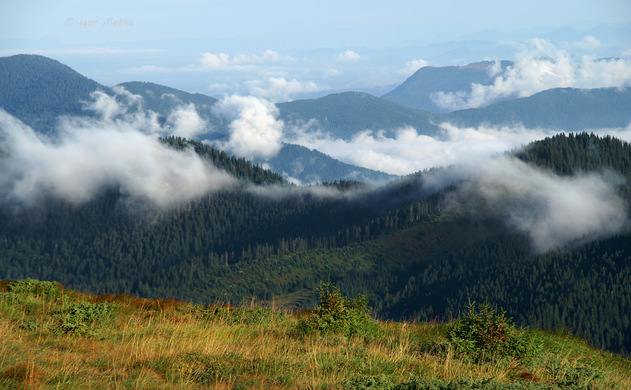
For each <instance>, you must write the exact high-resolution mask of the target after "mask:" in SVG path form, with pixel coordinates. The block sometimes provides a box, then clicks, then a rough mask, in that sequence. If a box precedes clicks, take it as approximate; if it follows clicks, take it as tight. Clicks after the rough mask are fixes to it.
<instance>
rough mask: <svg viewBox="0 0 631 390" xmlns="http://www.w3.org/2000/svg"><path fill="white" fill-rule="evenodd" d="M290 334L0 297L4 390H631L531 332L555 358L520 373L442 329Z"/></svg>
mask: <svg viewBox="0 0 631 390" xmlns="http://www.w3.org/2000/svg"><path fill="white" fill-rule="evenodd" d="M76 304H85V305H84V306H72V305H76ZM86 305H87V306H86ZM90 305H93V306H90ZM98 305H107V307H108V309H107V310H108V311H107V315H104V316H102V317H100V318H98V319H97V320H95V322H94V323H91V324H89V326H88V328H89V329H88V330H87V331H85V332H84V333H79V332H78V331H72V332H64V331H60V330H59V329H60V326H61V323H62V322H63V321H69V319H68V318H67V317H63V313H67V311H68V310H69V309H68V308H72V307H80V308H82V310H88V309H90V310H91V309H92V308H93V307H96V306H98ZM296 325H297V320H296V319H295V318H294V317H293V316H292V315H290V314H284V313H280V312H275V311H272V310H269V309H261V308H257V307H250V308H215V307H201V306H195V305H190V304H186V303H177V302H169V301H149V300H142V299H137V298H133V297H111V296H110V297H92V296H88V295H81V294H76V293H72V294H71V293H68V292H63V291H62V292H61V293H60V294H58V295H56V296H52V297H51V296H47V295H45V294H38V293H28V292H20V293H19V294H18V293H14V292H8V291H4V292H2V291H0V339H1V340H2V343H0V387H4V388H28V389H49V388H67V389H104V388H132V389H202V388H216V389H236V388H253V389H256V388H260V389H267V388H274V389H323V388H393V387H394V386H395V385H397V384H401V385H405V384H412V383H421V381H425V382H426V383H436V384H443V385H444V384H448V383H465V384H466V383H476V382H479V381H482V380H488V379H491V378H492V380H493V381H494V382H493V383H496V384H511V383H512V384H520V383H521V384H524V385H526V384H528V385H532V386H537V385H538V384H540V385H542V386H544V385H545V386H548V387H541V388H542V389H543V388H563V387H554V386H560V384H561V383H562V382H563V380H565V379H568V378H570V374H571V373H577V372H581V369H583V368H585V367H591V368H593V369H592V371H589V372H591V373H593V374H594V375H596V376H599V377H597V378H591V379H590V378H589V377H587V376H586V377H582V378H579V381H581V380H582V381H584V382H585V384H586V385H590V384H592V385H594V384H596V385H598V384H602V383H605V384H607V385H610V386H614V387H613V388H619V389H625V388H631V364H630V362H629V361H628V360H626V359H622V358H619V357H615V356H612V355H610V354H607V353H603V352H601V351H597V350H593V349H591V348H589V347H588V346H586V345H584V343H582V342H581V341H580V340H577V339H575V338H566V339H561V338H559V336H558V335H553V334H549V333H546V332H538V333H534V332H533V334H534V335H536V336H537V337H544V338H545V337H547V338H549V340H548V344H554V343H555V342H556V344H554V345H555V347H554V348H555V350H554V351H546V352H545V353H544V354H542V356H541V360H540V361H539V362H537V361H535V362H532V363H528V364H530V365H529V366H528V367H525V366H524V363H523V362H520V361H510V360H502V361H491V362H487V363H473V362H471V361H468V360H467V359H463V358H462V357H461V356H459V355H458V353H456V351H455V350H454V349H453V348H451V347H450V345H449V344H448V343H447V342H446V339H445V337H444V336H443V333H444V331H443V329H444V325H441V324H426V323H420V324H402V323H393V322H381V323H379V324H378V326H377V327H376V330H375V332H374V333H373V334H370V335H360V336H354V337H345V336H342V335H318V334H316V335H307V336H306V335H301V334H299V333H298V332H297V330H296V329H297V327H296ZM441 327H442V328H441ZM63 329H66V328H63ZM77 329H83V328H77ZM550 340H552V341H550ZM555 340H557V341H555ZM563 343H566V345H563ZM594 362H596V366H594V364H592V363H594ZM554 365H556V366H554ZM552 366H554V367H556V368H554V367H553V368H552V369H551V368H550V367H552ZM594 367H596V368H594ZM535 380H536V381H537V382H534V381H535ZM415 381H416V382H415ZM590 381H591V382H590ZM362 386H363V387H362ZM463 386H464V385H463ZM402 388H403V387H402ZM409 388H413V387H409ZM454 388H458V387H454ZM531 388H535V387H531ZM596 388H597V387H596Z"/></svg>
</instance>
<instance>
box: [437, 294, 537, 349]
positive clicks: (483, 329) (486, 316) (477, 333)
mask: <svg viewBox="0 0 631 390" xmlns="http://www.w3.org/2000/svg"><path fill="white" fill-rule="evenodd" d="M447 339H448V340H449V342H450V343H451V345H452V346H454V347H455V349H456V350H457V351H458V352H460V353H463V354H466V355H468V356H471V357H473V358H474V360H475V361H482V360H490V359H492V358H495V357H513V358H528V357H531V356H533V355H534V354H535V353H536V351H537V349H538V347H537V345H535V344H534V343H533V342H532V341H530V340H529V339H528V338H527V337H526V336H525V334H524V332H523V331H520V330H518V329H517V328H515V326H514V325H513V324H512V320H511V318H507V317H506V312H505V311H503V310H500V311H499V312H498V311H497V310H496V309H493V308H492V307H491V306H490V305H489V304H488V303H486V302H485V303H483V304H481V305H480V307H479V309H476V304H475V302H474V303H469V306H468V308H467V313H466V314H465V315H464V316H461V317H460V318H459V319H456V320H454V321H452V322H451V324H449V327H448V329H447Z"/></svg>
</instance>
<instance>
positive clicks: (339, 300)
mask: <svg viewBox="0 0 631 390" xmlns="http://www.w3.org/2000/svg"><path fill="white" fill-rule="evenodd" d="M319 295H320V304H319V305H318V307H316V308H315V309H314V310H313V311H311V312H309V313H308V314H306V315H305V316H303V317H301V318H300V319H299V320H298V330H299V331H301V332H303V333H306V334H309V333H316V332H321V333H324V334H336V333H342V334H344V335H346V336H351V335H354V334H357V333H358V332H360V331H363V330H365V328H366V327H367V326H368V325H370V323H371V322H372V320H371V318H370V316H369V315H368V311H369V308H368V304H367V303H366V298H365V297H364V296H363V295H361V294H359V295H358V296H357V299H354V300H352V299H348V298H346V297H344V296H343V295H342V294H341V293H340V289H339V288H338V287H335V286H332V284H331V283H330V282H327V283H321V284H320V288H319Z"/></svg>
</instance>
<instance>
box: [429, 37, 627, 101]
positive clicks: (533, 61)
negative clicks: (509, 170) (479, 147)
mask: <svg viewBox="0 0 631 390" xmlns="http://www.w3.org/2000/svg"><path fill="white" fill-rule="evenodd" d="M598 44H599V42H598V41H597V40H595V38H593V37H586V38H585V39H584V40H583V41H581V42H579V43H578V45H579V46H581V47H583V48H590V47H596V46H598ZM630 83H631V59H630V58H608V59H599V58H595V57H594V56H591V55H572V54H571V53H570V52H568V51H566V50H562V49H559V48H558V47H556V46H555V45H554V44H552V43H551V42H550V41H548V40H545V39H532V40H529V41H528V42H526V44H524V45H522V46H521V51H520V52H519V53H518V54H517V55H516V56H515V59H514V65H513V66H510V67H508V68H507V69H506V70H505V71H504V72H500V73H498V74H496V75H495V78H494V80H493V82H492V84H491V85H481V84H476V83H473V84H471V90H469V91H457V92H443V91H439V92H437V93H435V94H433V95H432V100H433V101H434V103H436V105H438V106H439V107H441V108H444V109H449V110H458V109H465V108H476V107H481V106H484V105H487V104H490V103H492V102H494V101H496V100H498V99H501V98H507V97H527V96H531V95H534V94H535V93H538V92H541V91H544V90H547V89H552V88H566V87H572V88H606V87H624V86H628V85H630Z"/></svg>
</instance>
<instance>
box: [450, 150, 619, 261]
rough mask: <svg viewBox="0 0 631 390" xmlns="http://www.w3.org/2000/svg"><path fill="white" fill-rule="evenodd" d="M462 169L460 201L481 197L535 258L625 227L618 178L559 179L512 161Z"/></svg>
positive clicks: (493, 161)
mask: <svg viewBox="0 0 631 390" xmlns="http://www.w3.org/2000/svg"><path fill="white" fill-rule="evenodd" d="M463 169H464V170H465V171H467V172H468V176H469V179H468V181H467V182H466V184H465V185H464V186H462V187H461V190H460V191H461V192H460V194H459V196H461V197H463V199H470V198H471V194H478V195H481V196H482V197H484V198H485V199H486V200H487V201H488V202H489V203H490V204H492V205H493V209H494V210H495V212H497V213H499V214H501V215H503V216H504V217H505V218H506V222H507V223H508V225H509V226H511V227H513V228H515V229H516V230H518V231H520V232H522V233H525V234H527V235H528V236H529V237H530V239H531V241H532V243H533V245H534V247H535V249H536V250H537V251H538V252H546V251H549V250H551V249H554V248H556V247H560V246H563V245H567V244H569V243H571V242H573V241H575V240H592V239H595V238H598V237H601V236H604V235H610V234H614V233H616V232H618V231H620V230H621V229H622V228H624V227H625V226H627V225H628V222H629V221H628V218H627V212H626V209H625V203H624V201H623V200H622V199H621V198H620V197H619V196H618V195H617V191H616V187H617V186H618V185H619V184H620V183H621V180H622V179H621V178H619V177H615V176H612V175H609V176H608V175H602V174H583V175H577V176H572V177H567V176H564V177H561V176H557V175H555V174H552V173H550V172H545V171H542V170H539V169H537V168H535V167H533V166H530V165H527V164H525V163H523V162H522V161H520V160H518V159H515V158H510V157H499V158H494V159H488V160H486V161H484V162H483V163H481V164H476V165H474V166H466V167H463Z"/></svg>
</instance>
